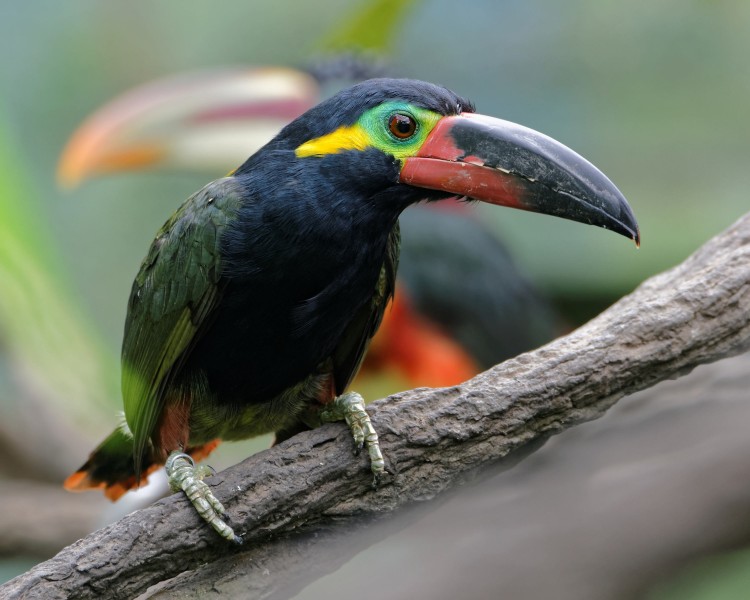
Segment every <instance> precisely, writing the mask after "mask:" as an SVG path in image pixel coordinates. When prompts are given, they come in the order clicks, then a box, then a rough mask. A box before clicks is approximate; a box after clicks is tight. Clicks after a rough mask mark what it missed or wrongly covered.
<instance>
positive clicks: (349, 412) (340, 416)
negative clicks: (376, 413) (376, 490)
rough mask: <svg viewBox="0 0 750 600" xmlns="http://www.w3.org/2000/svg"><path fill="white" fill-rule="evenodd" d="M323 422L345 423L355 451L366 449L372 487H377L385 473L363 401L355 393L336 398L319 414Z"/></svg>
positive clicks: (378, 446)
mask: <svg viewBox="0 0 750 600" xmlns="http://www.w3.org/2000/svg"><path fill="white" fill-rule="evenodd" d="M320 419H321V421H323V422H328V423H330V422H332V421H346V424H347V425H349V429H351V431H352V435H353V436H354V444H355V446H356V451H357V453H358V454H359V452H360V451H361V450H362V447H363V446H366V447H367V453H368V454H369V455H370V467H371V469H372V473H373V475H374V479H373V481H372V485H373V486H375V487H377V485H378V482H379V481H380V478H381V477H382V475H383V473H385V461H384V460H383V454H382V452H380V444H379V443H378V433H377V432H376V431H375V428H374V427H373V426H372V423H371V422H370V416H369V415H368V414H367V411H366V410H365V401H364V399H363V398H362V396H360V395H359V394H358V393H357V392H347V393H345V394H341V395H340V396H338V397H337V398H336V399H335V400H334V401H333V402H331V403H330V404H329V405H327V406H326V407H325V409H323V410H322V411H321V412H320Z"/></svg>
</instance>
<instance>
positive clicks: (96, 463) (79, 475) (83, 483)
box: [63, 432, 219, 502]
mask: <svg viewBox="0 0 750 600" xmlns="http://www.w3.org/2000/svg"><path fill="white" fill-rule="evenodd" d="M117 436H119V434H118V432H115V433H114V434H112V436H110V437H109V438H107V440H105V442H103V443H102V445H101V446H99V448H97V449H96V450H94V452H93V453H92V454H91V456H90V457H89V460H87V461H86V464H84V465H83V466H82V467H81V468H80V469H78V471H76V472H75V473H73V474H72V475H70V476H69V477H68V478H67V479H66V480H65V481H64V483H63V487H64V488H65V489H66V490H68V491H70V492H83V491H86V490H97V489H101V490H103V491H104V495H105V496H106V497H107V498H109V499H110V500H112V501H113V502H114V501H115V500H117V499H119V498H120V497H121V496H122V495H123V494H125V492H127V491H129V490H131V489H133V488H137V487H138V486H139V485H140V484H141V483H145V482H146V480H147V479H148V476H149V475H150V474H151V473H153V472H154V471H156V470H157V469H159V468H160V467H161V466H162V464H163V461H156V462H152V463H150V464H149V465H147V466H145V468H144V470H143V473H142V474H141V477H140V479H137V478H136V476H135V471H134V468H133V460H132V458H131V457H132V443H131V444H130V449H129V454H127V455H126V459H125V460H116V459H115V458H116V457H114V456H113V455H112V450H113V447H115V445H114V444H113V443H111V442H113V441H114V440H113V438H115V437H117ZM117 441H121V439H120V440H117ZM108 442H110V443H108ZM218 445H219V440H213V441H210V442H208V443H206V444H203V445H201V446H194V447H191V448H188V449H187V450H186V452H187V454H189V455H190V456H191V457H192V458H193V460H195V461H199V460H203V459H204V458H206V457H207V456H208V455H209V454H211V452H213V451H214V449H215V448H216V447H217V446H218ZM108 459H110V460H108ZM112 459H115V460H112Z"/></svg>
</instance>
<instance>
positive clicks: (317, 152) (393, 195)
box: [66, 79, 640, 542]
mask: <svg viewBox="0 0 750 600" xmlns="http://www.w3.org/2000/svg"><path fill="white" fill-rule="evenodd" d="M455 197H458V198H462V199H465V200H467V201H470V200H480V201H484V202H487V203H490V204H494V205H499V206H508V207H513V208H519V209H523V210H529V211H534V212H540V213H546V214H550V215H556V216H559V217H563V218H567V219H571V220H574V221H579V222H582V223H588V224H591V225H596V226H598V227H603V228H606V229H611V230H613V231H615V232H617V233H620V234H622V235H624V236H626V237H629V238H631V239H632V240H634V241H635V242H636V244H639V242H640V234H639V230H638V225H637V223H636V220H635V217H634V216H633V212H632V210H631V209H630V207H629V205H628V203H627V201H626V200H625V198H624V197H623V195H622V194H621V193H620V191H619V190H618V189H617V188H616V187H615V185H614V184H613V183H612V182H611V181H610V180H609V179H608V178H607V177H606V176H605V175H604V174H603V173H601V172H600V171H599V170H598V169H597V168H596V167H594V166H593V165H592V164H591V163H589V162H588V161H586V160H585V159H584V158H582V157H581V156H580V155H578V154H576V153H575V152H573V151H572V150H570V149H568V148H567V147H565V146H564V145H562V144H560V143H559V142H557V141H555V140H553V139H551V138H549V137H547V136H545V135H543V134H541V133H538V132H536V131H533V130H531V129H528V128H526V127H523V126H521V125H517V124H514V123H511V122H508V121H504V120H500V119H496V118H493V117H488V116H483V115H480V114H477V113H475V112H474V107H473V105H472V104H471V103H470V102H469V101H467V100H465V99H463V98H461V97H460V96H458V95H456V94H455V93H453V92H452V91H449V90H448V89H446V88H444V87H441V86H438V85H433V84H430V83H426V82H421V81H416V80H408V79H372V80H367V81H365V82H362V83H359V84H356V85H354V86H352V87H350V88H347V89H345V90H343V91H341V92H339V93H337V94H336V95H334V96H332V97H331V98H329V99H327V100H325V101H323V102H321V103H320V104H318V105H317V106H315V107H313V108H311V109H310V110H308V111H307V112H305V113H304V114H303V115H301V116H300V117H298V118H297V119H295V120H294V121H292V122H291V123H290V124H288V125H287V126H286V127H284V128H283V129H282V130H281V131H280V132H279V133H278V135H276V136H275V137H274V138H273V139H272V140H271V141H270V142H269V143H268V144H266V145H265V146H263V147H262V148H261V149H260V150H258V151H257V152H256V153H255V154H253V155H252V156H251V157H250V158H248V159H247V160H246V161H245V162H244V163H243V164H242V165H241V166H240V167H239V168H237V169H236V170H235V171H234V172H232V173H231V174H230V175H228V176H227V177H224V178H222V179H218V180H216V181H213V182H211V183H209V184H208V185H206V186H205V187H204V188H202V189H201V190H199V191H198V192H196V193H195V194H194V195H193V196H191V197H190V198H189V199H188V200H187V201H186V202H185V203H184V204H183V205H182V206H181V207H180V208H179V209H178V210H177V211H176V212H175V213H174V214H173V215H172V216H171V217H170V218H169V219H168V221H167V222H166V223H165V224H164V226H163V227H162V228H161V229H160V230H159V232H158V233H157V235H156V238H155V239H154V241H153V243H152V245H151V247H150V249H149V251H148V253H147V255H146V258H145V259H144V261H143V263H142V265H141V268H140V271H139V273H138V274H137V276H136V278H135V281H134V283H133V287H132V291H131V295H130V299H129V302H128V311H127V317H126V322H125V334H124V340H123V347H122V394H123V400H124V408H125V410H124V414H125V422H124V423H123V424H122V425H121V426H120V427H118V428H117V429H116V430H115V431H114V432H113V433H112V434H111V435H110V436H109V437H108V438H107V439H106V440H105V441H104V442H103V443H102V444H101V445H100V446H99V447H98V448H97V449H96V450H94V452H93V453H92V455H91V456H90V457H89V459H88V461H87V462H86V463H85V464H84V465H83V466H82V467H81V468H80V469H79V470H78V471H77V472H76V473H74V474H73V475H71V476H70V477H69V478H68V479H67V480H66V487H67V488H68V489H75V490H80V489H87V488H104V490H105V493H106V494H107V495H108V496H109V497H111V498H116V497H117V496H119V495H121V494H122V493H124V491H126V490H127V489H130V488H132V487H134V486H136V485H138V484H139V483H141V482H142V481H143V480H144V479H145V477H146V476H147V474H148V473H149V472H151V471H152V470H154V469H155V468H158V467H159V466H160V465H162V464H165V466H166V471H167V476H168V479H169V482H170V485H171V487H172V489H173V490H175V491H179V490H183V491H184V492H185V493H186V495H187V496H188V497H189V499H190V500H191V502H192V503H193V504H194V505H195V507H196V509H197V510H198V512H199V513H200V514H201V516H202V517H203V518H204V519H205V520H206V521H208V522H209V523H210V524H211V525H212V526H213V527H214V529H216V531H217V532H218V533H219V534H220V535H222V536H223V537H225V538H227V539H229V540H234V541H235V542H240V541H241V538H240V537H239V536H238V535H237V534H236V533H235V532H234V531H233V530H232V528H231V527H229V526H228V525H227V524H226V522H225V520H224V516H225V511H224V508H223V506H222V505H221V503H220V501H219V500H218V499H217V498H216V497H215V496H214V494H213V493H212V491H211V489H210V488H209V486H208V485H207V484H206V483H205V482H204V481H203V477H204V475H205V474H206V470H205V469H203V468H201V467H200V466H196V465H195V464H194V460H197V459H199V458H202V457H204V456H205V455H207V454H208V453H209V452H210V451H211V450H212V449H213V448H214V447H215V446H216V444H217V443H218V441H219V440H237V439H245V438H248V437H252V436H255V435H258V434H261V433H267V432H274V433H275V434H276V438H277V441H281V440H284V439H287V438H288V437H290V436H291V435H294V434H296V433H298V432H299V431H302V430H304V429H308V428H311V427H315V426H317V425H319V424H320V423H322V422H327V421H335V420H346V422H347V424H348V425H349V427H350V428H351V430H352V434H353V437H354V442H355V448H356V449H357V450H359V449H361V448H366V450H367V452H368V455H369V458H370V465H371V470H372V472H373V475H374V484H377V482H378V481H379V479H380V478H381V476H382V475H383V473H384V472H385V461H384V458H383V456H382V453H381V451H380V447H379V444H378V438H377V432H376V431H375V430H374V428H373V426H372V424H371V422H370V419H369V416H368V414H367V411H366V410H365V406H364V401H363V399H362V397H361V396H360V395H359V394H357V393H356V392H353V391H349V390H348V387H349V384H350V382H351V381H352V379H353V377H354V376H355V374H356V373H357V371H358V369H359V367H360V365H361V364H362V360H363V357H364V355H365V353H366V352H367V349H368V345H369V343H370V340H371V339H372V337H373V335H374V333H375V331H376V330H377V329H378V327H379V325H380V323H381V321H382V319H383V314H384V311H385V309H386V306H387V305H388V303H389V302H390V300H391V298H392V296H393V293H394V286H395V277H396V270H397V267H398V259H399V245H400V241H399V227H398V217H399V215H400V214H401V212H402V211H403V210H404V209H405V208H406V207H408V206H409V205H412V204H415V203H418V202H436V201H440V200H445V199H448V198H455Z"/></svg>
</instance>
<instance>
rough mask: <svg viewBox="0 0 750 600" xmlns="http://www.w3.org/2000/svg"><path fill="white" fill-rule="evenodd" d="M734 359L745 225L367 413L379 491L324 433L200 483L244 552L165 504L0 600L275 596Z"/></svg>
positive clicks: (344, 434)
mask: <svg viewBox="0 0 750 600" xmlns="http://www.w3.org/2000/svg"><path fill="white" fill-rule="evenodd" d="M748 348H750V215H748V216H745V217H744V218H742V219H740V221H738V222H737V223H736V224H735V225H734V226H732V227H731V228H730V229H728V230H727V231H725V232H724V233H722V234H721V235H719V236H717V237H716V238H714V239H713V240H711V241H709V242H708V243H707V244H706V245H705V246H703V247H702V248H701V249H700V250H698V251H697V252H696V253H695V254H693V255H692V256H691V257H690V258H688V259H687V260H686V261H685V262H684V263H682V264H681V265H679V266H678V267H676V268H674V269H672V270H670V271H667V272H665V273H663V274H661V275H658V276H656V277H653V278H652V279H650V280H648V281H647V282H645V283H644V284H642V285H641V286H640V287H639V288H638V289H637V290H635V291H634V292H633V293H632V294H630V295H629V296H627V297H625V298H623V299H622V300H620V301H619V302H618V303H616V304H615V305H613V306H612V307H611V308H610V309H608V310H607V311H605V312H604V313H602V314H601V315H600V316H599V317H597V318H596V319H594V320H592V321H591V322H589V323H588V324H586V325H585V326H583V327H581V328H580V329H578V330H576V331H574V332H573V333H571V334H570V335H568V336H566V337H563V338H560V339H558V340H556V341H554V342H552V343H550V344H548V345H546V346H544V347H542V348H540V349H539V350H536V351H534V352H529V353H527V354H523V355H521V356H519V357H517V358H515V359H513V360H510V361H507V362H505V363H503V364H501V365H498V366H496V367H494V368H492V369H490V370H488V371H486V372H484V373H482V374H480V375H478V376H477V377H475V378H473V379H471V380H470V381H468V382H466V383H464V384H462V385H461V386H457V387H454V388H445V389H438V390H432V389H418V390H412V391H409V392H404V393H402V394H397V395H395V396H392V397H390V398H388V399H386V400H382V401H379V402H376V403H373V404H372V405H371V406H370V411H371V414H372V418H373V424H374V425H375V427H376V429H377V430H378V432H379V433H380V437H381V444H382V448H383V451H384V454H385V456H386V461H387V467H388V468H389V470H390V472H391V476H390V477H388V478H387V479H386V481H384V483H383V485H381V487H380V488H379V489H377V490H373V489H372V488H371V487H370V485H369V483H370V477H369V476H368V470H369V467H368V464H367V460H366V458H365V457H364V456H361V457H359V458H353V457H352V454H351V450H352V442H351V437H350V434H349V432H348V431H347V430H346V428H345V427H344V426H343V425H339V424H335V425H327V426H324V427H321V428H319V429H317V430H315V431H312V432H307V433H304V434H300V435H297V436H295V437H294V438H292V439H290V440H288V441H287V442H285V443H283V444H280V445H279V446H276V447H274V448H272V449H270V450H268V451H265V452H262V453H260V454H257V455H255V456H253V457H250V458H249V459H247V460H245V461H243V462H242V463H241V464H239V465H236V466H235V467H232V468H230V469H227V470H226V471H224V472H222V473H220V474H218V475H217V476H215V477H213V478H211V479H210V480H209V481H210V483H211V485H212V486H213V487H214V489H215V492H216V494H217V496H218V497H219V498H220V499H221V500H222V501H223V502H224V504H225V506H226V507H227V509H228V511H229V514H230V515H231V518H232V525H233V526H234V527H235V529H236V530H237V531H239V532H240V533H241V534H242V535H243V536H244V538H245V540H246V545H245V547H244V548H242V549H240V550H237V549H236V548H234V547H231V546H230V545H229V544H226V543H225V542H224V541H223V540H221V539H220V538H218V536H216V535H215V534H214V533H213V532H212V531H211V530H210V529H208V528H207V527H206V526H205V525H204V524H202V523H201V522H200V520H199V518H198V517H197V515H196V514H195V513H194V511H193V509H192V507H190V506H189V505H188V502H187V500H186V499H185V498H184V497H183V496H181V495H175V496H171V497H169V498H166V499H165V500H162V501H160V502H158V503H156V504H154V505H153V506H150V507H148V508H146V509H144V510H141V511H138V512H136V513H132V514H130V515H128V516H126V517H125V518H123V519H121V520H120V521H118V522H117V523H114V524H112V525H111V526H108V527H106V528H104V529H102V530H100V531H97V532H95V533H93V534H91V535H90V536H88V537H86V538H84V539H82V540H79V541H78V542H76V543H75V544H72V545H71V546H69V547H67V548H65V549H64V550H62V551H61V552H60V553H59V554H58V555H57V556H55V557H54V558H52V559H50V560H48V561H46V562H44V563H42V564H40V565H38V566H36V567H34V568H33V569H31V570H30V571H28V572H27V573H25V574H23V575H21V576H19V577H17V578H15V579H13V580H11V581H10V582H8V583H7V584H5V585H4V586H2V587H0V596H1V597H3V598H65V597H76V598H98V597H108V598H133V597H137V596H138V595H139V594H142V596H141V597H143V598H146V597H150V598H153V597H171V596H170V592H169V589H170V588H173V587H174V586H175V585H178V584H179V585H178V587H181V589H183V590H185V589H188V590H190V589H192V590H193V591H194V593H195V594H196V597H206V596H208V595H210V594H214V595H220V594H221V585H222V582H227V581H229V580H230V579H231V573H233V572H235V573H238V572H241V573H243V574H244V575H247V573H248V571H251V574H252V575H254V577H252V578H248V577H246V578H245V580H244V583H245V585H246V586H247V587H245V588H243V589H244V590H245V592H246V595H245V597H255V598H266V597H274V595H276V596H278V595H279V594H282V590H283V593H284V594H288V593H289V589H290V581H293V582H294V581H298V582H300V583H298V585H300V586H301V585H303V584H302V583H301V582H302V579H301V578H302V577H303V576H304V574H305V573H306V572H307V571H308V570H310V571H312V570H314V571H315V572H316V573H319V572H320V571H321V570H325V569H326V568H329V569H330V568H335V567H336V566H338V564H340V563H341V562H343V561H344V560H345V557H344V556H340V555H339V556H333V557H331V558H328V559H326V560H329V561H330V563H329V565H328V566H326V565H322V566H321V565H320V564H318V565H315V566H314V567H313V566H310V565H309V564H308V561H309V560H310V558H311V556H314V553H315V548H317V547H319V546H320V545H325V544H326V541H330V540H337V539H338V537H337V533H338V532H340V531H342V530H352V529H355V528H357V527H362V526H364V525H366V524H368V523H371V522H372V521H374V520H378V519H381V518H383V517H385V516H388V515H390V514H392V513H394V511H396V510H397V509H402V508H404V507H406V506H409V505H415V504H417V503H420V502H424V501H428V500H431V499H433V498H435V497H436V496H438V495H440V494H441V493H442V492H445V491H447V490H449V489H452V488H456V487H457V486H459V485H461V484H463V483H465V482H467V481H470V480H472V479H474V478H475V477H476V475H477V473H479V472H481V471H488V470H490V468H491V467H493V466H495V468H496V469H497V465H498V464H500V465H501V466H502V465H503V464H507V463H509V462H510V461H511V460H512V459H513V460H515V459H517V458H518V457H519V456H521V455H523V454H526V453H528V452H531V451H533V450H534V449H536V448H538V447H539V446H540V445H541V443H542V442H543V441H544V440H545V439H547V438H548V437H549V436H550V435H553V434H555V433H558V432H560V431H562V430H564V429H567V428H569V427H571V426H572V425H574V424H577V423H580V422H583V421H588V420H591V419H595V418H597V417H599V416H601V415H602V414H603V413H604V412H605V411H606V410H607V409H608V408H609V407H611V406H612V405H613V404H614V403H615V402H616V401H617V400H618V399H620V398H621V397H622V396H623V395H625V394H629V393H632V392H635V391H638V390H641V389H644V388H647V387H649V386H651V385H653V384H655V383H656V382H658V381H661V380H663V379H666V378H674V377H677V376H679V375H682V374H685V373H687V372H689V371H690V370H691V369H693V368H694V367H695V366H697V365H699V364H701V363H705V362H711V361H715V360H718V359H721V358H724V357H727V356H731V355H734V354H738V353H740V352H743V351H744V350H746V349H748ZM328 545H329V546H331V545H332V543H329V544H328ZM248 581H251V582H252V583H251V584H248ZM201 586H203V587H201ZM209 593H210V594H209ZM181 595H182V596H183V597H185V596H186V593H181ZM187 597H190V596H189V595H188V596H187Z"/></svg>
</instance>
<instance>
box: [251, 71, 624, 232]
mask: <svg viewBox="0 0 750 600" xmlns="http://www.w3.org/2000/svg"><path fill="white" fill-rule="evenodd" d="M274 153H279V155H286V156H287V159H286V160H284V163H285V164H289V163H290V162H291V163H295V164H296V165H297V166H296V167H293V168H298V169H301V171H305V170H306V168H307V167H309V166H313V165H314V167H315V169H316V171H317V172H319V173H322V174H324V175H325V176H326V177H327V178H328V179H330V180H332V181H336V180H339V181H340V182H341V183H342V184H344V183H346V185H347V186H348V187H349V188H351V186H364V187H367V188H368V189H370V190H372V192H373V193H375V192H377V194H375V195H376V196H377V197H378V198H379V200H378V201H381V202H386V201H390V202H393V201H395V202H397V203H401V204H403V206H401V207H400V208H403V207H404V206H406V205H407V204H410V203H413V202H417V201H419V200H439V199H443V198H446V197H450V196H458V197H466V198H469V199H475V200H482V201H484V202H488V203H491V204H497V205H500V206H510V207H513V208H520V209H523V210H529V211H534V212H540V213H546V214H551V215H556V216H559V217H563V218H566V219H571V220H573V221H580V222H582V223H589V224H591V225H596V226H599V227H603V228H605V229H611V230H613V231H616V232H617V233H620V234H622V235H624V236H627V237H629V238H631V239H633V240H634V241H635V242H636V244H638V243H639V232H638V225H637V223H636V220H635V217H634V216H633V213H632V211H631V209H630V207H629V205H628V203H627V201H626V200H625V198H624V197H623V195H622V194H621V193H620V191H619V190H618V189H617V188H616V187H615V185H614V184H613V183H612V182H611V181H610V180H609V179H608V178H607V177H606V176H605V175H604V174H603V173H602V172H601V171H599V170H598V169H597V168H596V167H594V166H593V165H592V164H591V163H589V162H588V161H587V160H586V159H584V158H583V157H581V156H579V155H578V154H576V153H575V152H573V151H572V150H570V149H569V148H567V147H566V146H564V145H562V144H560V143H559V142H557V141H555V140H553V139H552V138H549V137H547V136H546V135H543V134H541V133H539V132H537V131H534V130H532V129H528V128H526V127H523V126H521V125H517V124H515V123H511V122H508V121H503V120H500V119H496V118H493V117H487V116H484V115H480V114H476V113H475V112H474V107H473V105H472V104H471V103H470V102H468V101H466V100H464V99H463V98H461V97H459V96H457V95H456V94H454V93H453V92H451V91H449V90H447V89H445V88H443V87H440V86H437V85H433V84H430V83H426V82H422V81H414V80H408V79H371V80H368V81H365V82H362V83H360V84H357V85H355V86H353V87H350V88H348V89H346V90H344V91H342V92H339V93H338V94H336V95H335V96H333V97H331V98H329V99H328V100H326V101H324V102H322V103H320V104H319V105H317V106H316V107H314V108H312V109H310V110H309V111H307V112H306V113H304V114H303V115H302V116H300V117H299V118H297V119H296V120H295V121H293V122H292V123H290V124H289V125H287V126H286V127H285V128H284V129H283V130H282V131H281V132H280V133H279V134H278V135H277V136H276V138H274V139H273V140H272V141H271V142H269V144H268V145H267V146H266V147H265V148H263V149H262V150H261V151H259V152H258V153H257V154H255V155H254V156H253V157H251V158H250V159H248V161H246V163H245V164H244V165H242V166H241V167H240V168H239V169H238V170H237V171H236V173H237V174H238V175H242V174H243V173H245V172H253V171H254V170H256V169H257V168H258V167H259V166H260V163H261V162H264V161H267V160H268V157H269V155H270V154H274ZM292 153H293V156H292ZM279 158H281V156H279Z"/></svg>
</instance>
